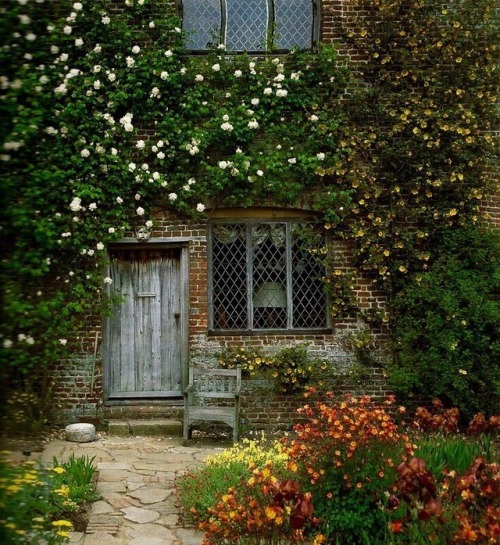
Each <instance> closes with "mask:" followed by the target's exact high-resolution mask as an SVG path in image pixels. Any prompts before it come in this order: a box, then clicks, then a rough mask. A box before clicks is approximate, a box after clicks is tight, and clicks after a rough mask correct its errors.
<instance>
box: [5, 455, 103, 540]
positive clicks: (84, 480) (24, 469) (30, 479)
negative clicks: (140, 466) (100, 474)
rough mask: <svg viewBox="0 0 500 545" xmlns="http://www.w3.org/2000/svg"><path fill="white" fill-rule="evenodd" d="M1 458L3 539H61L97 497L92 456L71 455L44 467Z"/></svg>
mask: <svg viewBox="0 0 500 545" xmlns="http://www.w3.org/2000/svg"><path fill="white" fill-rule="evenodd" d="M7 455H8V452H6V451H4V452H3V453H2V456H1V458H0V511H1V515H0V542H1V543H5V544H9V545H10V544H29V545H37V544H40V545H42V544H43V545H58V544H60V543H65V542H67V541H68V539H69V535H70V531H71V530H72V529H73V528H74V524H73V522H74V521H77V520H78V518H79V514H80V513H81V512H82V509H84V508H85V506H86V504H87V503H88V502H89V501H92V500H95V499H97V494H96V492H95V479H94V474H95V467H94V465H93V459H89V458H88V457H83V458H75V457H71V458H70V459H69V460H68V461H67V462H61V463H59V462H58V461H57V460H56V459H54V460H53V463H52V464H51V465H50V466H48V467H44V466H42V465H41V464H39V463H36V462H34V461H26V462H23V463H21V464H12V463H9V462H8V461H7Z"/></svg>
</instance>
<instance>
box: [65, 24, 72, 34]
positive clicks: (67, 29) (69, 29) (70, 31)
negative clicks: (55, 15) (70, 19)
mask: <svg viewBox="0 0 500 545" xmlns="http://www.w3.org/2000/svg"><path fill="white" fill-rule="evenodd" d="M63 32H64V34H67V35H68V36H69V35H70V34H71V33H72V32H73V28H72V27H70V26H69V25H66V26H65V27H64V28H63Z"/></svg>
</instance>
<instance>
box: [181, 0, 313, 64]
mask: <svg viewBox="0 0 500 545" xmlns="http://www.w3.org/2000/svg"><path fill="white" fill-rule="evenodd" d="M200 1H202V0H200ZM219 1H220V4H221V26H220V30H219V37H220V42H219V43H220V44H224V45H225V44H226V27H227V8H226V0H219ZM309 1H310V2H311V4H312V25H311V47H307V48H301V50H302V51H313V50H315V49H316V48H317V46H318V42H319V40H320V31H321V0H309ZM183 4H184V0H176V7H177V14H178V16H179V18H180V20H181V25H182V28H183V30H184V5H183ZM267 4H268V11H269V20H268V22H267V28H266V31H267V32H266V34H267V36H268V37H269V36H271V43H272V42H273V37H272V29H273V28H274V25H275V22H276V10H275V6H274V0H267ZM213 49H217V46H214V48H213ZM211 50H212V49H211V48H207V49H187V51H189V54H191V55H206V54H208V53H209V52H210V51H211ZM289 51H291V49H278V48H272V49H270V48H268V47H267V46H266V47H265V48H263V49H257V50H254V49H245V50H238V51H236V50H233V51H227V50H225V53H227V54H230V55H241V54H243V53H248V54H251V55H271V54H283V53H287V52H289Z"/></svg>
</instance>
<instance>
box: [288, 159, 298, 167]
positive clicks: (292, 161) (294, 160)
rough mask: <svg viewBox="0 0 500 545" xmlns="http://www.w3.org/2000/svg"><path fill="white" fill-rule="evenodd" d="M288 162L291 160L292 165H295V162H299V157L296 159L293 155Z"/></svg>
mask: <svg viewBox="0 0 500 545" xmlns="http://www.w3.org/2000/svg"><path fill="white" fill-rule="evenodd" d="M288 162H289V163H290V164H291V165H294V164H295V163H296V162H297V159H295V157H291V158H290V159H288Z"/></svg>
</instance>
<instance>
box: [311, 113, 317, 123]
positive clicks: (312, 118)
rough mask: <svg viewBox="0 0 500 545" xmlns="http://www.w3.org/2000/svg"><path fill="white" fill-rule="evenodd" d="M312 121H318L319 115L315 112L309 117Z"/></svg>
mask: <svg viewBox="0 0 500 545" xmlns="http://www.w3.org/2000/svg"><path fill="white" fill-rule="evenodd" d="M309 119H310V120H311V121H312V122H313V123H316V121H318V119H319V117H318V116H317V115H315V114H312V115H311V117H310V118H309Z"/></svg>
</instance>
